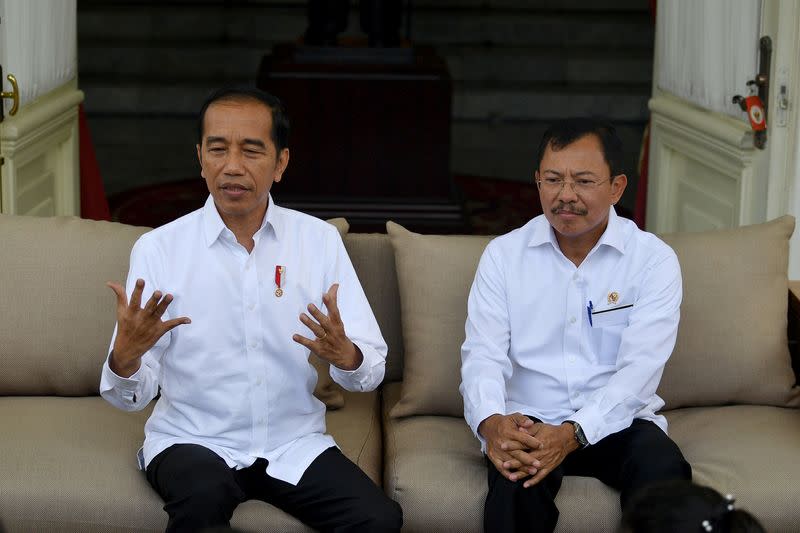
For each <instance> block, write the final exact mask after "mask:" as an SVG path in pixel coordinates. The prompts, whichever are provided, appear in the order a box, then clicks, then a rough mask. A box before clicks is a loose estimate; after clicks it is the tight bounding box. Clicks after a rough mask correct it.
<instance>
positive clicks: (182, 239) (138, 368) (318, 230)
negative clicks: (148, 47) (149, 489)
mask: <svg viewBox="0 0 800 533" xmlns="http://www.w3.org/2000/svg"><path fill="white" fill-rule="evenodd" d="M288 130H289V122H288V118H287V117H286V114H285V112H284V110H283V105H282V104H281V102H280V101H279V100H278V99H277V98H275V97H274V96H272V95H269V94H267V93H264V92H263V91H259V90H257V89H252V88H232V89H221V90H219V91H217V92H215V93H214V94H212V95H211V96H210V97H209V98H208V99H207V101H206V102H205V104H204V105H203V107H202V110H201V112H200V119H199V133H200V135H199V144H198V145H197V155H198V158H199V160H200V166H201V169H202V176H203V178H204V179H205V181H206V184H207V186H208V189H209V192H210V193H211V194H210V196H209V198H208V200H207V201H206V204H205V206H204V207H203V208H201V209H199V210H197V211H195V212H193V213H190V214H188V215H186V216H184V217H182V218H179V219H178V220H176V221H174V222H172V223H170V224H167V225H165V226H163V227H160V228H157V229H155V230H153V231H151V232H149V233H147V234H145V235H143V236H142V237H141V238H140V239H139V240H138V241H137V242H136V244H135V245H134V247H133V250H132V252H131V263H130V271H129V273H128V281H127V291H126V289H125V288H123V287H121V286H119V285H117V284H114V283H109V286H110V287H111V288H112V289H113V290H114V292H115V293H116V295H117V326H116V329H115V331H114V337H113V339H112V341H111V352H110V354H109V357H108V359H107V361H106V364H105V365H104V367H103V373H102V378H101V384H100V393H101V394H102V395H103V397H104V398H105V399H106V400H108V401H109V402H110V403H111V404H113V405H115V406H116V407H119V408H120V409H125V410H130V411H132V410H139V409H143V408H144V407H145V406H147V404H148V403H149V402H150V400H152V399H153V398H154V397H155V396H156V395H157V394H158V393H159V392H160V394H161V396H160V399H159V400H158V402H157V403H156V406H155V409H154V410H153V414H152V415H151V416H150V418H149V420H148V421H147V424H146V425H145V442H144V446H143V448H142V450H141V451H140V453H139V464H140V467H141V468H142V469H144V470H146V473H147V479H148V481H149V482H150V484H151V485H152V486H153V488H154V489H155V490H156V491H157V492H158V493H159V494H160V495H161V496H162V498H163V499H164V501H165V506H164V509H165V510H166V511H167V513H168V514H169V523H168V525H167V531H170V532H173V531H176V532H177V531H197V530H200V529H203V528H206V527H209V526H217V525H226V524H228V523H229V521H230V518H231V516H232V514H233V511H234V509H235V508H236V506H237V505H238V504H239V503H241V502H243V501H245V500H249V499H260V500H263V501H267V502H269V503H271V504H273V505H275V506H277V507H279V508H281V509H283V510H285V511H286V512H288V513H290V514H292V515H294V516H296V517H297V518H299V519H300V520H302V521H303V522H305V523H306V524H308V525H310V526H311V527H314V528H316V529H318V530H321V531H370V532H371V531H399V530H400V526H401V524H402V511H401V510H400V507H399V505H397V503H396V502H394V501H392V500H390V499H389V498H388V497H386V495H385V494H384V493H383V491H382V490H381V489H380V488H379V487H377V486H376V485H375V484H374V483H373V482H372V481H371V480H370V479H369V478H368V477H367V476H366V475H365V474H364V473H363V472H362V471H361V470H360V469H359V468H358V467H357V466H356V465H355V464H353V463H352V462H350V461H349V460H348V459H347V458H345V457H344V455H343V454H342V453H341V452H340V451H339V450H338V448H337V447H336V444H335V442H334V440H333V438H332V437H330V436H329V435H326V434H325V406H324V404H323V403H322V402H320V401H319V400H317V399H316V398H315V397H314V396H313V395H312V391H313V389H314V385H315V383H316V380H317V375H316V371H315V370H314V368H313V367H312V365H311V364H309V361H308V357H309V352H313V353H315V354H316V355H318V356H319V357H321V358H322V359H324V360H326V361H328V362H330V365H331V376H332V377H333V379H334V380H335V381H336V382H338V383H339V384H341V385H342V386H343V387H345V388H346V389H348V390H351V391H369V390H373V389H374V388H375V387H377V386H378V384H379V383H380V382H381V380H382V379H383V375H384V366H385V359H386V351H387V348H386V344H385V342H384V340H383V338H382V336H381V333H380V330H379V328H378V324H377V322H376V321H375V317H374V315H373V314H372V310H371V309H370V306H369V303H368V302H367V299H366V297H365V295H364V292H363V290H362V288H361V286H360V284H359V282H358V278H357V277H356V274H355V271H354V270H353V267H352V264H351V263H350V260H349V258H348V256H347V253H346V251H345V249H344V246H343V244H342V240H341V238H340V237H339V234H338V232H337V231H336V229H335V228H334V227H333V226H331V225H329V224H326V223H325V222H323V221H320V220H318V219H315V218H313V217H310V216H308V215H304V214H302V213H298V212H296V211H291V210H289V209H285V208H282V207H279V206H278V205H275V203H274V202H273V201H272V198H271V196H270V194H269V191H270V188H271V186H272V184H273V183H274V182H278V181H280V180H281V178H282V175H283V172H284V170H285V169H286V166H287V164H288V162H289V149H288V147H287V140H288ZM145 288H147V292H145ZM166 291H169V292H166ZM127 294H130V295H131V296H130V302H129V301H128V297H127ZM142 302H144V306H142ZM323 305H324V307H325V309H326V311H327V313H325V312H323V311H322V309H321V307H322V306H323ZM301 322H302V324H301ZM345 324H346V325H347V330H346V331H345ZM298 330H300V331H302V330H305V331H304V332H303V335H301V334H299V333H294V334H293V332H297V331H298ZM308 331H310V332H311V333H310V334H309V333H308Z"/></svg>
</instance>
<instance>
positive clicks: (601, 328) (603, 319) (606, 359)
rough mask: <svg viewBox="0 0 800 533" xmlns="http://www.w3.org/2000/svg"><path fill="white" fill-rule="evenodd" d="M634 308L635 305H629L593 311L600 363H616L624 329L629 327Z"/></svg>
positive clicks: (593, 328) (593, 325)
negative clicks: (629, 319)
mask: <svg viewBox="0 0 800 533" xmlns="http://www.w3.org/2000/svg"><path fill="white" fill-rule="evenodd" d="M632 309H633V306H632V305H628V306H619V307H614V308H611V309H607V310H601V311H596V312H594V313H592V330H593V337H594V339H595V343H596V344H595V347H596V348H597V352H596V353H597V362H598V363H599V364H601V365H609V366H610V365H615V364H616V362H617V354H618V352H619V344H620V340H621V338H622V331H623V330H624V329H625V328H626V327H628V318H629V317H630V314H631V310H632Z"/></svg>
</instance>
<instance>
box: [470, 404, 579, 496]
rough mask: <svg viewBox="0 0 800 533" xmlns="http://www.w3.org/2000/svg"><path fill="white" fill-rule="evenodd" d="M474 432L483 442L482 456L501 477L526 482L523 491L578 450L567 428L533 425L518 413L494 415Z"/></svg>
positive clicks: (531, 421) (569, 425) (573, 435)
mask: <svg viewBox="0 0 800 533" xmlns="http://www.w3.org/2000/svg"><path fill="white" fill-rule="evenodd" d="M478 432H479V433H480V434H481V436H482V437H483V438H484V439H485V440H486V455H487V456H488V457H489V460H490V461H491V462H492V464H493V465H494V466H495V468H497V470H498V471H499V472H500V473H501V474H502V475H503V477H505V478H507V479H509V480H510V481H520V480H522V479H525V478H529V479H526V480H525V482H524V483H523V487H524V488H528V487H532V486H534V485H536V484H537V483H539V482H540V481H541V480H543V479H544V478H545V477H547V475H548V474H549V473H550V472H552V471H553V470H554V469H555V468H557V467H558V465H560V464H561V463H562V462H563V461H564V459H565V458H566V457H567V455H569V453H571V452H572V451H573V450H576V449H577V448H578V443H577V442H576V441H575V430H574V428H573V426H572V425H571V424H569V423H564V424H561V425H560V426H554V425H552V424H545V423H543V422H534V421H533V420H531V419H530V418H528V417H527V416H525V415H522V414H520V413H513V414H510V415H500V414H494V415H492V416H490V417H488V418H486V419H485V420H484V421H483V422H481V424H480V426H478Z"/></svg>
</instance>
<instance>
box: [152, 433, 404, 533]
mask: <svg viewBox="0 0 800 533" xmlns="http://www.w3.org/2000/svg"><path fill="white" fill-rule="evenodd" d="M266 467H267V461H266V460H265V459H258V460H257V461H256V462H255V463H254V464H253V465H252V466H250V467H248V468H244V469H241V470H234V469H232V468H230V467H228V465H227V464H226V463H225V461H224V460H223V459H222V458H221V457H219V456H218V455H217V454H215V453H214V452H212V451H211V450H208V449H207V448H204V447H203V446H198V445H196V444H176V445H174V446H171V447H169V448H167V449H166V450H164V451H163V452H161V453H160V454H158V455H157V456H156V457H155V458H154V459H153V460H152V461H151V462H150V464H149V465H148V466H147V480H148V481H149V482H150V484H151V485H152V486H153V488H154V489H155V490H156V492H158V493H159V494H160V495H161V497H162V498H163V499H164V502H165V505H164V510H165V511H166V512H167V514H169V523H168V524H167V532H170V533H171V532H179V531H180V532H194V531H200V530H202V529H204V528H207V527H213V526H227V525H228V524H229V523H230V519H231V516H233V511H234V509H236V506H238V505H239V504H240V503H242V502H244V501H246V500H250V499H257V500H262V501H265V502H268V503H271V504H272V505H274V506H276V507H278V508H279V509H282V510H284V511H286V512H287V513H289V514H291V515H292V516H294V517H296V518H298V519H299V520H301V521H302V522H304V523H305V524H307V525H308V526H310V527H312V528H314V529H317V530H319V531H336V532H339V531H341V532H344V531H348V532H349V531H365V532H366V531H369V532H373V531H375V532H383V531H387V532H388V531H400V526H401V525H402V523H403V515H402V510H401V509H400V506H399V505H398V504H397V502H395V501H393V500H391V499H389V498H388V497H387V496H386V495H385V494H384V493H383V491H382V490H381V489H380V488H379V487H378V486H377V485H375V483H373V482H372V480H371V479H369V477H367V475H366V474H364V472H363V471H362V470H361V469H360V468H358V466H356V465H355V464H354V463H352V462H351V461H350V460H349V459H347V458H346V457H345V456H344V455H343V454H342V453H341V452H340V451H339V449H338V448H335V447H333V448H328V449H327V450H325V451H324V452H322V454H321V455H320V456H319V457H317V458H316V459H315V460H314V462H313V463H311V465H310V466H309V467H308V469H307V470H306V471H305V473H304V474H303V477H302V478H301V479H300V482H299V483H298V484H297V485H296V486H295V485H291V484H289V483H286V482H285V481H281V480H279V479H275V478H273V477H271V476H269V475H267V473H266Z"/></svg>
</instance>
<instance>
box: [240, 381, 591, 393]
mask: <svg viewBox="0 0 800 533" xmlns="http://www.w3.org/2000/svg"><path fill="white" fill-rule="evenodd" d="M261 383H262V381H261V378H258V379H257V380H256V385H261ZM579 394H580V393H579Z"/></svg>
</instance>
